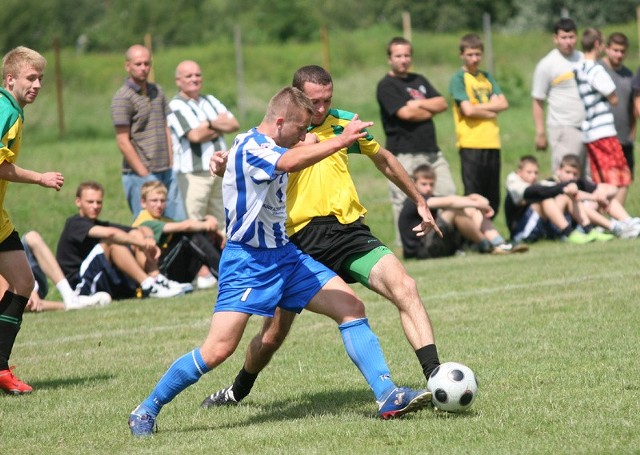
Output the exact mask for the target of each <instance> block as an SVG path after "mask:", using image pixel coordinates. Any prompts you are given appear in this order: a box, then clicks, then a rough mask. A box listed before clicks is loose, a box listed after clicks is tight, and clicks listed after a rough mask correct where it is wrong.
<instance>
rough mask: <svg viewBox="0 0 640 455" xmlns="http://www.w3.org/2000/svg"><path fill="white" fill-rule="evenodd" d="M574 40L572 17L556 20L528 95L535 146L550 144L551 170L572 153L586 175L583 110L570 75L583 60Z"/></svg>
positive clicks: (541, 147) (576, 37) (575, 37)
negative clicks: (552, 45) (549, 48)
mask: <svg viewBox="0 0 640 455" xmlns="http://www.w3.org/2000/svg"><path fill="white" fill-rule="evenodd" d="M577 40H578V32H577V28H576V24H575V22H573V20H571V19H568V18H563V19H560V20H559V21H558V22H556V24H555V25H554V34H553V42H554V43H555V46H556V47H555V49H553V50H552V51H550V52H549V53H548V54H547V55H546V56H545V57H544V58H542V60H540V61H539V62H538V64H537V65H536V69H535V71H534V73H533V87H532V89H531V97H532V98H533V107H532V111H533V121H534V123H535V127H536V139H535V142H536V149H537V150H540V151H545V150H547V147H551V169H550V171H551V172H555V170H556V169H558V166H560V160H561V159H562V157H563V156H564V155H567V154H569V153H571V154H574V155H578V156H579V157H580V160H581V161H582V164H583V175H585V176H586V175H588V172H584V171H588V166H587V160H586V150H585V147H584V144H583V143H582V133H581V131H580V127H581V125H582V120H583V119H584V115H585V112H584V106H583V105H582V102H581V101H580V95H578V86H577V85H576V81H575V78H574V77H573V66H574V65H575V64H576V63H577V62H579V61H580V60H582V52H580V51H578V50H576V42H577ZM545 104H546V108H547V118H546V129H545Z"/></svg>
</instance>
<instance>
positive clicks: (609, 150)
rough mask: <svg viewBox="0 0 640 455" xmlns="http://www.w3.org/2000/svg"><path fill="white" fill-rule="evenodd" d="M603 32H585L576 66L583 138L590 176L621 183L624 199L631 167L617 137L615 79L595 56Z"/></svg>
mask: <svg viewBox="0 0 640 455" xmlns="http://www.w3.org/2000/svg"><path fill="white" fill-rule="evenodd" d="M603 45H604V41H603V39H602V33H600V31H599V30H597V29H595V28H588V29H586V30H585V31H584V32H583V33H582V50H583V52H584V59H583V60H582V61H581V62H579V63H577V64H576V66H575V69H574V72H575V78H576V81H577V83H578V92H579V93H580V98H581V99H582V103H583V104H584V107H585V109H586V117H585V119H584V121H583V122H582V134H583V141H584V143H585V144H586V146H587V151H588V153H589V162H590V163H591V178H592V179H593V181H594V182H596V183H609V184H611V185H614V186H617V187H618V193H617V194H616V199H618V201H620V202H622V201H624V200H625V198H626V193H627V190H628V187H629V185H630V184H631V171H630V170H629V166H628V165H627V160H626V159H625V157H624V153H623V152H622V147H621V146H620V142H619V141H618V138H617V137H616V128H615V124H614V118H613V113H612V112H611V106H614V105H616V104H618V95H617V93H616V91H615V89H616V86H615V84H614V82H613V79H611V77H610V76H609V75H608V74H607V71H606V70H605V69H604V68H603V67H602V65H598V64H596V60H597V58H598V56H599V55H600V52H601V50H602V48H603Z"/></svg>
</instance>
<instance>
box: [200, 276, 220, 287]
mask: <svg viewBox="0 0 640 455" xmlns="http://www.w3.org/2000/svg"><path fill="white" fill-rule="evenodd" d="M216 284H218V279H217V278H216V277H215V276H213V275H209V276H207V277H204V276H199V277H198V278H197V279H196V287H197V288H198V289H210V288H212V287H214V286H215V285H216Z"/></svg>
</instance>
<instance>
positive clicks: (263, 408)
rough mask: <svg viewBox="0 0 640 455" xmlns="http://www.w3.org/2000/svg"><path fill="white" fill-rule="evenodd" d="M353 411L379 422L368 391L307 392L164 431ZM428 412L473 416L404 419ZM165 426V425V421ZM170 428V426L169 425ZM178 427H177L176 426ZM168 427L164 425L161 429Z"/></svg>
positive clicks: (220, 410)
mask: <svg viewBox="0 0 640 455" xmlns="http://www.w3.org/2000/svg"><path fill="white" fill-rule="evenodd" d="M243 407H244V408H253V409H255V410H256V411H257V413H256V415H254V416H251V417H249V418H247V419H246V420H241V421H236V420H235V419H233V420H234V421H233V422H228V421H227V419H225V418H221V417H224V415H225V414H226V413H228V412H233V411H232V410H234V409H240V408H243ZM361 408H367V409H369V410H368V411H360V409H361ZM352 410H355V414H356V415H357V414H361V415H362V417H364V418H367V419H378V415H377V406H376V403H375V401H374V399H373V396H372V394H371V391H369V390H358V391H340V392H338V391H335V392H332V391H328V392H316V393H308V394H305V395H303V396H300V397H297V398H296V399H294V400H291V399H288V400H277V401H272V402H270V403H265V404H261V403H259V402H256V401H253V400H251V398H248V399H247V401H243V402H242V403H240V404H238V405H237V406H226V407H213V408H209V409H202V410H201V412H202V413H203V415H206V414H207V413H210V414H211V425H197V426H190V427H189V428H180V429H175V427H174V429H168V430H165V431H169V432H171V431H176V432H179V433H190V432H195V431H203V430H204V431H211V430H223V429H230V428H237V427H249V426H252V425H258V424H265V423H269V422H280V421H286V420H292V421H293V420H300V419H305V418H312V417H319V416H322V417H326V416H329V417H330V416H336V417H341V416H344V414H348V413H349V412H350V411H352ZM425 412H426V413H428V414H429V416H436V417H438V418H465V417H471V416H473V415H474V414H473V412H465V413H461V414H451V413H447V412H444V411H438V412H435V413H434V411H433V408H431V407H428V408H426V409H423V410H421V411H419V412H418V413H412V414H407V415H406V416H403V417H402V418H403V419H412V418H414V417H417V416H419V415H420V414H421V413H425ZM167 423H168V422H167ZM169 425H170V426H173V425H172V424H171V423H169ZM178 425H179V424H176V426H178ZM164 428H167V426H164Z"/></svg>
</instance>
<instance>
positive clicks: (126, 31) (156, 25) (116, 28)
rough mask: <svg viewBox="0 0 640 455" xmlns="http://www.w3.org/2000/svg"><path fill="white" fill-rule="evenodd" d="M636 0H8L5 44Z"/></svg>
mask: <svg viewBox="0 0 640 455" xmlns="http://www.w3.org/2000/svg"><path fill="white" fill-rule="evenodd" d="M637 5H638V1H637V0H617V1H616V2H611V3H607V4H606V7H603V6H602V3H601V2H594V1H593V0H527V1H517V0H466V1H464V2H462V1H452V0H420V1H416V0H367V1H366V2H365V1H362V0H323V1H322V2H312V1H310V0H47V1H42V0H3V6H2V8H0V16H2V21H1V23H2V24H3V26H2V29H1V30H0V43H1V45H2V48H3V49H5V50H8V49H10V48H12V47H14V46H17V45H26V46H30V47H34V48H36V49H39V50H42V51H46V50H48V49H49V48H51V46H52V43H53V41H54V39H58V40H59V42H60V44H61V45H62V46H64V47H69V46H77V47H78V48H79V49H82V50H83V51H114V50H118V51H120V50H122V49H124V48H126V47H128V46H129V45H130V44H131V43H134V42H140V41H141V37H142V36H144V35H145V34H146V33H150V34H151V35H152V36H153V39H154V45H157V46H160V47H163V46H166V47H173V46H185V45H198V44H205V43H209V42H211V41H215V40H220V39H231V37H232V36H233V30H234V28H235V27H237V26H239V27H241V29H242V34H243V40H245V41H247V42H248V43H257V42H263V43H264V42H273V43H278V42H290V41H297V42H307V41H316V40H318V39H319V38H320V37H319V33H320V32H319V30H320V29H321V27H323V26H326V27H328V28H329V30H331V29H333V28H337V29H343V30H349V29H358V28H366V27H371V26H373V25H375V24H379V23H388V24H391V25H393V26H397V27H398V28H400V27H401V26H402V14H403V12H404V11H406V12H408V13H410V15H411V24H412V27H413V28H414V29H416V30H420V31H429V32H435V33H437V32H444V31H447V32H451V31H461V30H481V28H482V17H483V14H484V13H489V14H490V15H491V18H492V23H493V25H494V26H495V27H497V29H498V30H500V29H503V30H508V31H510V32H513V33H517V32H519V31H527V30H530V29H536V28H538V29H549V28H550V27H551V25H552V24H553V23H554V22H555V21H556V20H557V19H558V18H559V17H560V16H561V14H563V13H565V14H568V15H569V16H570V17H572V18H573V19H574V20H576V22H577V23H578V24H579V26H587V25H588V26H601V25H604V24H610V23H627V22H630V21H632V20H634V18H635V14H636V12H635V11H636V7H637Z"/></svg>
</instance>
